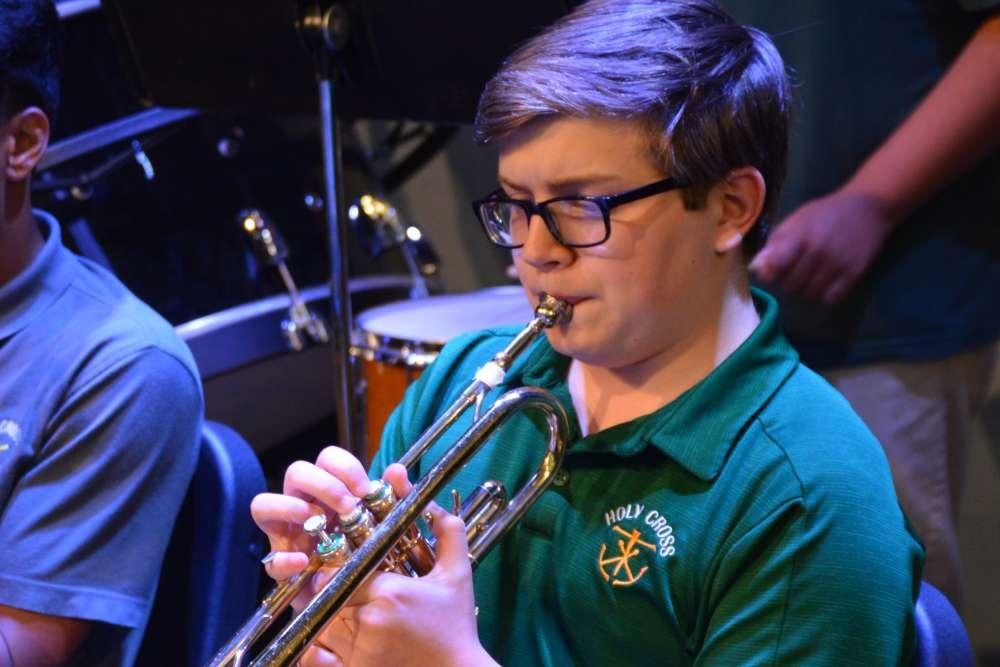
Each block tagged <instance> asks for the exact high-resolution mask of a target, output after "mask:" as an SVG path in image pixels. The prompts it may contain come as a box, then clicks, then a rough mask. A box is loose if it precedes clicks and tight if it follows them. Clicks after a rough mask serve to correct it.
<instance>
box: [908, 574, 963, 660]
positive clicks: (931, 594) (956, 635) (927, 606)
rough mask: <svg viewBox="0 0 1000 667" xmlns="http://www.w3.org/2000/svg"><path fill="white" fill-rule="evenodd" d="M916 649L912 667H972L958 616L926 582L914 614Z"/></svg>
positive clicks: (922, 585)
mask: <svg viewBox="0 0 1000 667" xmlns="http://www.w3.org/2000/svg"><path fill="white" fill-rule="evenodd" d="M913 617H914V625H915V626H916V635H917V636H916V639H917V642H916V644H917V646H916V651H915V653H914V655H913V667H972V665H973V663H974V659H973V657H972V645H971V644H970V643H969V636H968V635H967V634H966V632H965V626H964V625H963V624H962V619H961V618H959V616H958V612H957V611H955V608H954V607H953V606H951V603H950V602H949V601H948V598H946V597H945V596H944V595H943V594H942V593H941V591H939V590H938V589H936V588H934V586H932V585H931V584H929V583H927V582H926V581H924V582H922V583H921V585H920V595H919V596H918V597H917V604H916V607H915V609H914V613H913Z"/></svg>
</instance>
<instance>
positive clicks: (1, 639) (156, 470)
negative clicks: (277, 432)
mask: <svg viewBox="0 0 1000 667" xmlns="http://www.w3.org/2000/svg"><path fill="white" fill-rule="evenodd" d="M57 26H58V17H57V15H56V11H55V8H54V6H53V4H52V2H51V0H0V169H2V173H0V666H3V667H7V666H9V665H18V666H20V665H32V666H34V665H63V664H82V665H129V664H131V663H132V662H133V661H134V656H135V654H136V651H137V649H138V646H139V642H140V640H141V638H142V631H143V628H144V627H145V624H146V620H147V617H148V615H149V612H150V608H151V605H152V600H153V597H154V594H155V591H156V585H157V578H158V576H159V572H160V566H161V562H162V559H163V555H164V552H165V551H166V546H167V541H168V540H169V539H170V534H171V528H172V526H173V522H174V519H175V518H176V514H177V511H178V509H179V508H180V504H181V501H182V499H183V497H184V494H185V493H186V490H187V486H188V484H189V482H190V478H191V475H192V473H193V470H194V466H195V463H196V460H197V444H198V437H199V433H200V425H201V419H202V407H203V398H202V393H201V387H200V383H199V380H198V375H197V372H196V368H195V365H194V362H193V359H192V357H191V355H190V353H189V352H188V350H187V348H186V347H185V346H184V344H183V343H182V342H181V340H180V339H179V338H178V337H177V335H176V334H175V333H174V331H173V329H172V328H171V327H170V325H169V324H167V322H165V321H164V320H163V319H162V318H161V317H159V316H158V315H157V314H156V313H155V312H153V311H152V310H151V309H150V308H149V307H148V306H146V305H145V304H143V303H142V302H141V301H139V300H138V299H137V298H136V297H135V296H134V295H132V294H131V293H130V292H129V291H128V290H127V289H126V288H125V287H124V286H123V285H122V284H121V283H120V282H119V281H118V280H117V279H116V278H115V277H114V276H113V275H111V274H110V273H109V272H108V271H106V270H104V269H103V268H101V267H99V266H97V265H95V264H93V263H92V262H89V261H87V260H85V259H82V258H80V257H77V256H76V255H74V254H73V253H71V252H70V251H69V250H67V249H66V248H65V247H64V246H63V245H62V242H61V234H60V229H59V225H58V223H57V222H56V220H55V219H54V218H52V217H51V216H49V215H47V214H45V213H43V212H41V211H33V210H32V208H31V188H30V179H31V175H32V171H33V169H34V167H35V165H37V164H38V161H39V159H40V158H41V157H42V154H43V153H44V151H45V149H46V146H47V144H48V138H49V118H50V117H52V114H53V110H54V108H55V106H56V103H57V98H58V85H57V84H58V71H57V66H56V51H57V48H56V29H57Z"/></svg>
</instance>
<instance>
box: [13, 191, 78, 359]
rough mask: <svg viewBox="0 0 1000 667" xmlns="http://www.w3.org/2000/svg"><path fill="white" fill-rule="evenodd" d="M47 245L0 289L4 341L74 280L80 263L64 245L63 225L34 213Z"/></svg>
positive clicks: (32, 318)
mask: <svg viewBox="0 0 1000 667" xmlns="http://www.w3.org/2000/svg"><path fill="white" fill-rule="evenodd" d="M32 213H33V215H34V218H35V220H36V221H37V222H38V224H39V226H40V227H41V230H42V235H43V236H44V237H45V243H44V245H43V246H42V249H41V250H40V251H39V252H38V254H37V255H36V256H35V258H34V259H33V260H32V262H31V264H30V265H29V266H28V268H27V269H25V270H24V271H22V272H21V273H20V274H18V275H17V276H15V277H14V279H13V280H11V281H10V282H8V283H7V284H6V285H4V286H3V287H0V341H3V340H6V339H7V338H9V337H11V336H13V335H14V334H16V333H17V332H18V331H20V330H21V329H23V328H25V327H26V326H28V325H29V324H31V322H33V321H34V320H35V318H36V317H38V316H39V315H40V314H41V313H42V312H44V311H45V309H46V308H48V307H49V306H50V305H51V304H52V302H53V301H55V300H56V298H57V297H58V296H59V295H60V294H62V293H63V292H64V291H65V290H66V288H67V287H68V286H69V284H70V282H71V281H72V280H73V276H74V275H75V272H76V264H75V262H73V255H72V254H71V253H70V252H69V251H68V250H66V249H65V248H64V247H63V245H62V236H61V234H60V231H59V223H58V222H56V219H55V218H53V217H52V216H51V215H49V214H48V213H46V212H44V211H40V210H38V209H35V210H33V211H32Z"/></svg>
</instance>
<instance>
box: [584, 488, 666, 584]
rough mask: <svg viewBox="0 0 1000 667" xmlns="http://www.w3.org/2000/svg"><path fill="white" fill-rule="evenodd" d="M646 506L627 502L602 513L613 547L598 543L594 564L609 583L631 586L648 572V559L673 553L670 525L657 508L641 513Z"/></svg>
mask: <svg viewBox="0 0 1000 667" xmlns="http://www.w3.org/2000/svg"><path fill="white" fill-rule="evenodd" d="M645 509H646V506H645V505H643V504H641V503H629V504H628V505H622V506H621V507H618V508H616V509H613V510H609V511H608V512H605V514H604V522H605V524H607V525H608V527H610V528H611V532H612V533H613V535H612V541H613V543H614V546H612V547H609V546H608V544H607V543H606V542H605V543H604V544H602V545H601V551H600V553H599V554H598V556H597V567H598V568H599V569H600V571H601V576H603V577H604V580H605V581H606V582H608V583H609V584H611V585H612V586H631V585H632V584H634V583H636V582H637V581H639V580H640V579H641V578H642V577H643V575H645V574H646V572H648V571H649V562H650V559H655V558H656V557H659V558H668V557H670V556H673V555H674V553H676V547H675V542H676V539H677V538H676V537H675V536H674V529H673V526H671V525H670V524H669V523H667V520H666V518H664V517H663V516H662V515H661V514H660V513H659V512H657V511H656V510H649V511H648V512H645V513H643V512H644V510H645ZM623 524H626V525H623Z"/></svg>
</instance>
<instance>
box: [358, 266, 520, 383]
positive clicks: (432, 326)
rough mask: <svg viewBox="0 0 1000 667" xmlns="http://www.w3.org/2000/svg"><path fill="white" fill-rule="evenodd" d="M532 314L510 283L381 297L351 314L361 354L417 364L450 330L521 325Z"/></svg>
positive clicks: (445, 339) (446, 338)
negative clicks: (464, 290) (472, 289)
mask: <svg viewBox="0 0 1000 667" xmlns="http://www.w3.org/2000/svg"><path fill="white" fill-rule="evenodd" d="M533 316H534V313H533V312H532V309H531V306H530V305H529V303H528V297H527V296H526V295H525V293H524V290H523V289H521V288H520V287H518V286H515V285H509V286H503V287H490V288H487V289H482V290H477V291H475V292H467V293H464V294H448V295H444V296H433V297H428V298H426V299H415V300H410V301H397V302H394V303H387V304H384V305H381V306H376V307H375V308H371V309H369V310H366V311H365V312H363V313H361V314H360V315H359V316H358V317H357V318H356V319H355V325H356V329H357V333H356V335H355V348H356V350H355V352H356V353H358V354H360V355H361V356H363V357H365V358H375V359H378V360H379V361H388V362H397V363H405V364H407V365H410V366H417V367H422V366H426V365H427V364H429V363H430V362H431V361H433V360H434V357H435V356H437V353H438V351H440V349H441V348H442V347H443V346H444V344H445V343H447V342H448V341H449V340H451V339H452V338H455V337H456V336H459V335H461V334H464V333H468V332H470V331H478V330H479V329H486V328H489V327H496V326H505V325H518V326H521V325H525V324H527V323H528V322H529V321H530V320H531V318H532V317H533Z"/></svg>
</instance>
